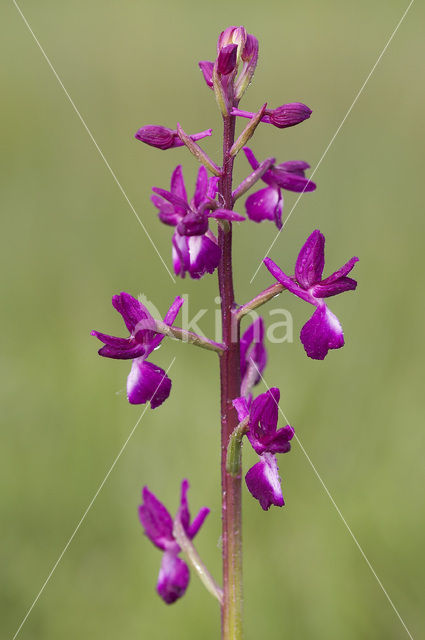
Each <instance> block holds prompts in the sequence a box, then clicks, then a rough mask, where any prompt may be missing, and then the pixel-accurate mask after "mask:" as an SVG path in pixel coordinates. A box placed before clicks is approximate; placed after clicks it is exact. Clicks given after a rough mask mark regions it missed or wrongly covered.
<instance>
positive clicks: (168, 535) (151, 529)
mask: <svg viewBox="0 0 425 640" xmlns="http://www.w3.org/2000/svg"><path fill="white" fill-rule="evenodd" d="M142 498H143V504H141V505H140V506H139V520H140V522H141V524H142V526H143V528H144V530H145V534H146V535H147V537H148V538H149V540H150V541H151V542H153V544H154V545H155V546H156V547H158V549H162V551H165V549H174V548H175V545H176V542H175V540H174V537H173V519H172V518H171V516H170V514H169V513H168V511H167V509H166V508H165V507H164V505H163V504H162V502H160V501H159V500H158V498H157V497H156V496H155V495H154V494H153V493H152V492H151V491H149V489H148V488H147V487H143V490H142ZM177 549H178V547H177Z"/></svg>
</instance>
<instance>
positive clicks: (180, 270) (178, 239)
mask: <svg viewBox="0 0 425 640" xmlns="http://www.w3.org/2000/svg"><path fill="white" fill-rule="evenodd" d="M172 244H173V267H174V273H175V274H176V276H181V277H182V278H184V277H185V275H186V271H187V270H188V269H189V265H190V256H189V247H188V238H187V237H186V236H181V235H180V234H179V233H178V232H177V231H175V232H174V234H173V238H172Z"/></svg>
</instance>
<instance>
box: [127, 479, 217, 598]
mask: <svg viewBox="0 0 425 640" xmlns="http://www.w3.org/2000/svg"><path fill="white" fill-rule="evenodd" d="M188 489H189V482H188V481H187V480H183V482H182V485H181V498H180V506H179V509H178V512H177V515H176V518H175V519H176V520H177V519H178V520H179V521H180V523H181V525H182V526H183V529H184V531H185V533H186V535H187V537H188V538H189V539H190V540H193V538H194V537H195V536H196V534H197V533H198V531H199V529H200V528H201V527H202V525H203V523H204V521H205V518H206V517H207V515H208V514H209V512H210V510H209V509H208V507H202V509H201V510H200V511H199V513H198V515H197V516H196V518H194V520H193V521H192V522H190V512H189V505H188V502H187V491H188ZM142 497H143V504H141V505H140V506H139V519H140V522H141V524H142V527H143V528H144V530H145V534H146V535H147V537H148V538H149V540H150V541H151V542H152V543H153V544H154V545H155V546H156V547H158V549H160V550H161V551H163V555H162V561H161V568H160V570H159V576H158V583H157V587H156V589H157V592H158V594H159V595H160V597H161V598H162V599H163V600H164V602H165V603H166V604H172V603H173V602H175V601H176V600H178V599H179V598H181V597H182V596H183V595H184V594H185V592H186V589H187V586H188V584H189V580H190V573H189V567H188V566H187V564H186V563H185V562H184V561H183V560H182V559H181V558H179V553H180V551H181V549H180V547H179V545H178V543H177V541H176V539H175V537H174V535H173V524H174V522H173V519H172V517H171V516H170V514H169V512H168V510H167V509H166V508H165V507H164V505H163V504H162V502H160V501H159V500H158V498H157V497H156V496H155V495H154V494H153V493H151V492H150V491H149V489H148V488H147V487H144V488H143V491H142Z"/></svg>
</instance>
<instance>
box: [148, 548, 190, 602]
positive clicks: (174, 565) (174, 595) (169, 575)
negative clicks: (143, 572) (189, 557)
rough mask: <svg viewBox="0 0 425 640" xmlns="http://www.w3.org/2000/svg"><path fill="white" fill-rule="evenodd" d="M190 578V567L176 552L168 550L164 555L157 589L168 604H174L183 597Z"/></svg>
mask: <svg viewBox="0 0 425 640" xmlns="http://www.w3.org/2000/svg"><path fill="white" fill-rule="evenodd" d="M189 580H190V573H189V568H188V566H187V564H186V563H185V562H183V560H181V559H180V558H179V557H178V556H177V555H176V554H175V553H172V552H168V553H167V552H166V553H164V554H163V556H162V561H161V568H160V570H159V575H158V583H157V586H156V589H157V591H158V594H159V595H160V596H161V598H162V599H163V600H164V602H165V603H166V604H173V602H175V601H176V600H178V599H179V598H181V597H182V596H183V595H184V594H185V591H186V589H187V586H188V584H189Z"/></svg>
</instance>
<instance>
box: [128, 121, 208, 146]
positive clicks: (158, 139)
mask: <svg viewBox="0 0 425 640" xmlns="http://www.w3.org/2000/svg"><path fill="white" fill-rule="evenodd" d="M211 134H212V129H206V130H205V131H201V132H200V133H194V134H193V135H191V136H189V137H190V138H191V139H192V140H193V141H196V140H202V138H206V137H207V136H210V135H211ZM134 137H135V138H136V140H140V141H141V142H144V143H145V144H148V145H149V146H151V147H155V148H156V149H162V150H163V151H164V150H166V149H175V148H176V147H183V146H184V142H182V141H181V139H180V137H179V134H178V133H177V131H176V130H175V129H169V128H168V127H162V126H160V125H156V124H146V125H145V126H144V127H141V129H138V130H137V131H136V133H135V134H134Z"/></svg>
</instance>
